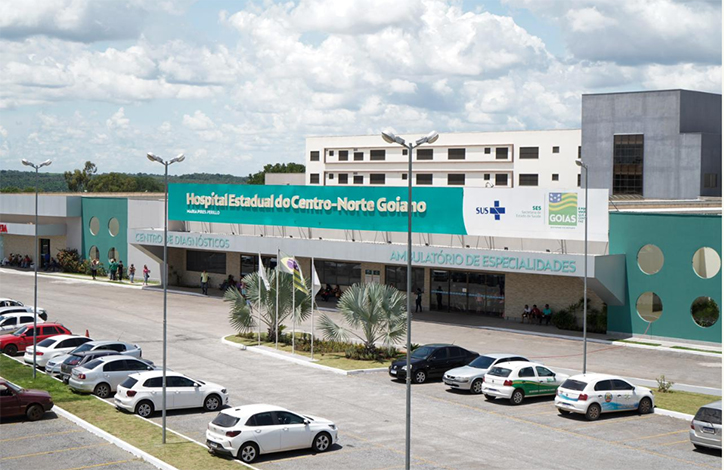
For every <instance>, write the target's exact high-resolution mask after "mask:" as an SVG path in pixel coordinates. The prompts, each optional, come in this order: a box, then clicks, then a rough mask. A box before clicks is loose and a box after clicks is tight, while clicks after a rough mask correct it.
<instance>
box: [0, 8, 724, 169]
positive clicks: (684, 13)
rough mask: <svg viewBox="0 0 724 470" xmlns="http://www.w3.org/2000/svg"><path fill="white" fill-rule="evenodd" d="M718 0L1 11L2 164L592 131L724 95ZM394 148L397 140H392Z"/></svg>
mask: <svg viewBox="0 0 724 470" xmlns="http://www.w3.org/2000/svg"><path fill="white" fill-rule="evenodd" d="M721 9H722V3H721V1H715V0H626V1H622V0H479V1H474V0H296V1H280V2H276V1H272V0H263V1H232V0H202V1H193V0H178V1H173V0H155V1H147V0H2V1H1V2H0V168H2V169H15V170H19V169H23V168H24V167H23V166H22V165H21V164H20V160H21V159H22V158H27V159H29V160H31V161H36V162H37V161H42V160H45V159H51V160H53V166H51V167H50V168H48V169H47V170H48V171H54V172H60V171H66V170H72V169H75V168H82V166H83V163H84V162H85V161H86V160H90V161H92V162H94V163H95V164H96V165H97V167H98V171H99V172H100V173H105V172H110V171H123V172H129V173H136V172H145V173H162V169H163V167H162V166H160V165H158V164H154V163H152V162H149V161H148V160H147V159H146V158H145V155H146V153H147V152H154V153H156V154H157V155H160V156H162V157H165V158H171V157H173V156H175V155H177V154H179V153H184V154H185V155H186V157H187V158H186V160H185V161H184V162H183V163H180V164H176V165H172V166H171V167H170V172H171V173H172V174H183V173H193V172H206V173H231V174H235V175H242V176H243V175H247V174H249V173H253V172H256V171H259V170H260V169H261V168H262V167H263V166H264V165H265V164H269V163H277V162H283V163H284V162H298V163H303V162H304V152H305V150H304V149H305V138H306V137H307V136H319V135H360V134H377V133H379V132H380V131H381V130H383V129H389V130H392V131H394V132H397V133H418V134H420V135H425V134H427V133H428V132H429V131H430V130H437V131H438V132H467V131H494V130H524V129H525V130H541V129H559V128H578V127H580V115H581V95H582V94H584V93H598V92H611V91H638V90H656V89H672V88H685V89H690V90H699V91H708V92H715V93H721V87H722V68H721V65H722V11H721ZM381 143H382V142H381Z"/></svg>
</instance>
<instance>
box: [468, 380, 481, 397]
mask: <svg viewBox="0 0 724 470" xmlns="http://www.w3.org/2000/svg"><path fill="white" fill-rule="evenodd" d="M470 393H474V394H476V395H480V394H481V393H483V380H482V379H475V380H473V383H472V384H471V385H470Z"/></svg>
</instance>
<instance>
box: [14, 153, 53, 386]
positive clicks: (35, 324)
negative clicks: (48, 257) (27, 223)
mask: <svg viewBox="0 0 724 470" xmlns="http://www.w3.org/2000/svg"><path fill="white" fill-rule="evenodd" d="M22 162H23V165H25V166H31V167H33V168H35V260H34V263H33V264H34V265H35V292H34V294H33V379H34V378H35V371H36V369H37V362H36V356H35V353H36V351H35V350H36V349H37V342H38V170H40V169H41V168H43V167H44V166H48V165H50V164H51V163H53V162H52V161H50V160H45V161H44V162H43V163H41V164H39V165H36V164H35V163H33V162H29V161H28V160H25V159H24V158H23V160H22Z"/></svg>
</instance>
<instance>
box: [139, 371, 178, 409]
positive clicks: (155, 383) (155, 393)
mask: <svg viewBox="0 0 724 470" xmlns="http://www.w3.org/2000/svg"><path fill="white" fill-rule="evenodd" d="M168 379H169V378H168V377H166V382H167V383H166V407H167V408H168V407H169V404H170V403H171V400H172V398H171V396H170V395H169V393H168ZM143 387H144V388H145V389H146V391H147V392H148V395H149V398H150V399H151V401H152V402H153V408H154V409H156V410H160V409H161V407H162V406H163V377H151V378H150V379H146V381H145V382H144V383H143Z"/></svg>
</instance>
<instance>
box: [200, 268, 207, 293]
mask: <svg viewBox="0 0 724 470" xmlns="http://www.w3.org/2000/svg"><path fill="white" fill-rule="evenodd" d="M201 293H202V294H204V295H209V273H207V272H206V270H205V269H204V270H203V271H202V272H201Z"/></svg>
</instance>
